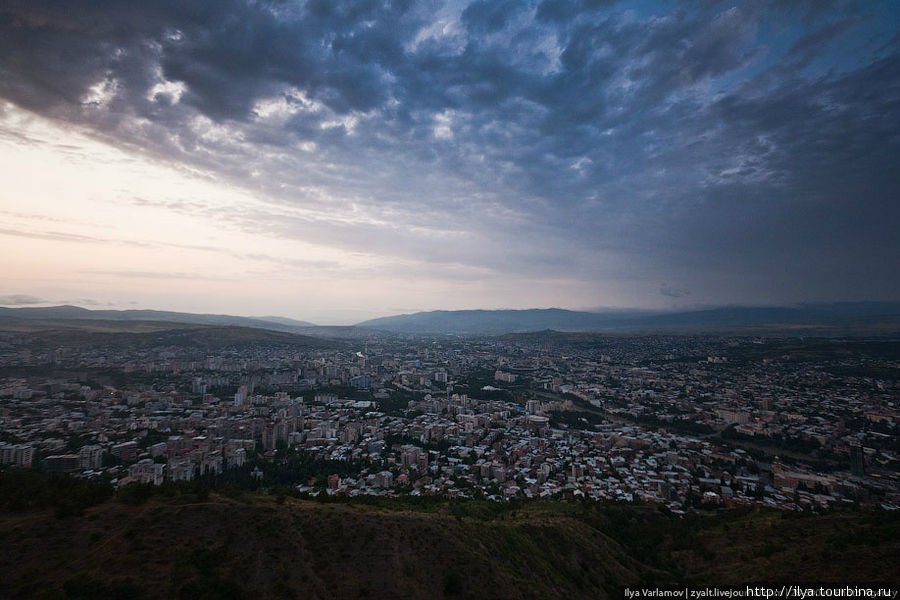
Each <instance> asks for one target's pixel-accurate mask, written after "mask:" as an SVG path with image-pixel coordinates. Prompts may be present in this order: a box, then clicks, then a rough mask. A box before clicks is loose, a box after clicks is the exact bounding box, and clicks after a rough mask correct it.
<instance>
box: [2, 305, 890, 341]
mask: <svg viewBox="0 0 900 600" xmlns="http://www.w3.org/2000/svg"><path fill="white" fill-rule="evenodd" d="M0 318H5V319H7V320H8V319H21V320H31V321H36V320H41V319H43V320H52V321H54V322H59V323H64V322H66V321H70V322H74V321H82V322H84V321H96V322H98V326H99V325H100V323H99V322H100V321H107V322H112V321H118V322H123V321H124V322H134V323H136V322H142V323H150V322H157V323H158V322H167V323H182V324H194V325H208V326H209V325H211V326H220V327H221V326H237V327H252V328H255V329H268V330H272V331H281V332H287V333H293V334H301V335H307V336H315V337H322V338H331V339H354V338H363V337H368V336H371V335H373V334H377V333H381V334H438V335H501V334H505V333H522V332H534V331H544V330H554V331H563V332H599V333H618V334H626V333H654V332H670V333H687V332H692V331H698V332H709V333H744V334H747V333H760V334H763V333H794V334H798V335H860V334H862V335H875V334H900V302H838V303H816V304H802V305H797V306H786V307H747V306H730V307H721V308H711V309H706V310H692V311H680V312H661V311H659V312H651V311H640V310H607V311H598V312H587V311H574V310H564V309H561V308H546V309H538V308H535V309H527V310H453V311H446V310H437V311H430V312H419V313H414V314H406V315H396V316H391V317H382V318H379V319H371V320H368V321H363V322H361V323H357V324H356V325H352V326H331V327H329V326H317V325H313V324H312V323H308V322H306V321H298V320H296V319H288V318H285V317H237V316H232V315H212V314H195V313H181V312H171V311H159V310H89V309H86V308H80V307H77V306H53V307H29V308H2V307H0ZM45 328H47V327H42V329H45Z"/></svg>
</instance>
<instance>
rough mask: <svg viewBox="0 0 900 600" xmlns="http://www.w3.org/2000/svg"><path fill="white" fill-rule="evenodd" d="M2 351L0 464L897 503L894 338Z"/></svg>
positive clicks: (407, 339) (281, 481) (13, 341)
mask: <svg viewBox="0 0 900 600" xmlns="http://www.w3.org/2000/svg"><path fill="white" fill-rule="evenodd" d="M2 335H3V337H2V338H0V375H2V378H0V434H2V438H0V439H2V441H0V457H2V462H3V463H5V464H7V465H12V466H17V467H26V468H27V467H31V468H36V469H40V470H43V471H46V472H50V473H70V474H72V475H73V476H75V477H80V478H103V479H106V480H109V481H111V482H112V483H113V484H114V485H115V486H118V487H121V486H125V485H127V484H129V483H143V484H154V485H163V484H164V483H165V482H178V481H203V482H207V483H209V484H210V485H212V486H225V485H234V486H242V487H247V488H251V489H262V490H266V489H269V488H276V487H280V488H284V487H290V488H292V489H293V490H296V491H297V493H300V494H304V495H307V494H308V495H311V496H315V495H320V494H326V495H339V496H350V497H352V496H357V495H381V496H399V495H412V496H445V497H450V498H486V499H490V500H494V501H497V502H503V501H506V500H509V499H514V498H553V499H560V498H570V499H571V498H583V499H591V500H614V501H622V502H632V503H650V504H654V503H656V504H663V505H665V506H666V507H668V508H669V509H670V510H672V511H674V512H676V513H681V512H686V511H698V510H699V511H709V510H717V509H723V508H727V507H735V506H743V505H760V506H769V507H777V508H781V509H791V510H803V509H823V508H827V507H831V508H834V507H840V506H850V507H881V508H885V509H895V508H897V506H898V505H900V476H898V472H900V454H898V453H900V446H898V441H900V436H898V432H897V421H898V417H900V407H898V406H897V399H898V397H900V393H898V391H900V383H898V381H897V379H896V376H895V374H896V370H895V369H896V368H897V367H898V357H897V355H896V343H895V342H892V341H886V340H879V339H874V340H824V339H806V340H804V339H799V338H784V337H770V338H765V337H754V336H740V337H738V336H735V337H726V336H711V335H710V336H696V335H682V336H675V335H648V336H615V337H613V336H602V335H599V334H564V333H557V332H542V333H533V334H510V335H505V336H498V337H472V338H466V337H456V336H442V337H423V336H420V337H414V336H399V335H393V336H391V335H370V336H368V337H365V338H359V339H355V340H351V341H347V340H341V341H337V340H332V341H325V340H319V342H321V343H320V344H319V345H318V346H316V345H311V346H297V345H290V344H284V343H280V342H279V343H267V342H252V343H246V344H235V345H229V346H223V347H219V348H215V349H210V348H197V347H195V346H192V345H191V344H180V343H177V342H169V343H167V345H155V346H152V347H148V346H146V345H145V344H144V345H139V344H132V345H128V344H125V345H117V346H114V347H104V346H92V345H90V344H85V345H68V346H59V347H52V348H51V347H47V346H46V345H44V346H42V345H40V344H36V343H35V342H34V339H32V337H33V336H30V335H27V334H20V333H13V332H10V333H4V334H2Z"/></svg>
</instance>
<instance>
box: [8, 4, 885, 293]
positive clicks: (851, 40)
mask: <svg viewBox="0 0 900 600" xmlns="http://www.w3.org/2000/svg"><path fill="white" fill-rule="evenodd" d="M4 5H5V8H3V9H0V96H2V97H3V98H5V99H6V100H8V101H10V102H12V103H14V104H15V105H17V106H19V107H22V108H25V109H27V110H29V111H33V112H36V113H39V114H41V115H45V116H48V117H52V118H53V119H57V120H59V121H61V122H64V123H69V124H72V125H74V126H78V127H83V128H87V129H88V130H90V131H92V132H94V134H95V135H97V136H99V137H101V138H102V139H104V140H107V141H109V142H111V143H113V144H116V145H119V146H122V147H127V148H133V149H138V150H140V151H141V152H144V153H146V154H148V155H150V156H152V157H155V158H156V159H158V160H160V161H166V162H169V163H173V164H179V165H183V166H187V167H190V168H192V169H196V170H198V171H199V172H203V173H207V174H211V175H212V176H215V177H217V178H221V179H222V180H224V181H226V182H228V183H229V184H231V185H234V186H238V187H241V188H243V189H245V190H248V191H249V192H251V193H252V194H254V195H255V197H256V198H258V199H260V202H259V203H256V204H254V205H252V206H251V205H247V206H240V205H228V206H222V205H220V204H217V203H215V202H209V201H204V200H197V201H195V202H181V203H169V204H168V205H167V210H170V211H172V212H173V213H181V214H190V215H198V214H202V215H207V216H208V218H209V219H212V220H216V221H217V222H221V223H222V224H224V225H227V226H229V227H233V228H238V229H240V230H243V231H247V232H251V233H256V234H265V235H269V236H273V237H275V238H280V239H288V240H290V239H297V240H304V241H309V242H312V243H317V244H323V245H331V246H334V247H336V248H340V249H342V250H345V251H350V252H356V253H360V254H371V255H375V256H378V257H381V258H385V259H387V260H388V261H393V263H394V264H396V265H397V266H396V269H395V270H394V272H393V274H396V273H397V272H400V271H406V270H409V269H416V268H419V269H422V270H425V271H430V272H433V273H438V274H439V275H440V276H441V277H444V278H446V279H447V280H448V281H451V280H453V278H455V277H461V278H469V279H487V280H492V279H493V280H498V281H501V280H502V281H515V280H522V281H534V280H536V279H545V280H551V279H555V280H568V281H576V282H581V283H584V284H585V288H584V289H585V290H588V291H587V292H585V296H584V297H581V298H577V299H574V300H573V299H570V298H560V300H559V302H558V304H560V305H565V304H567V303H569V304H570V305H571V303H572V302H575V303H576V304H577V305H580V306H595V305H600V304H607V303H609V302H611V301H614V302H617V303H630V304H634V305H642V306H648V305H653V304H654V303H656V304H658V305H666V303H668V302H671V301H672V299H675V298H682V299H684V297H685V296H689V299H690V300H691V301H696V302H741V301H746V302H785V301H788V302H789V301H797V300H835V299H838V300H839V299H853V298H880V299H889V298H892V299H897V298H900V278H897V277H896V271H897V267H898V263H897V259H896V257H897V256H900V236H898V235H897V234H896V232H897V230H898V225H900V202H898V201H897V198H898V197H900V169H897V165H900V125H898V124H900V60H898V49H900V40H898V35H897V33H896V23H897V22H898V18H900V9H898V8H897V5H896V3H892V2H889V1H887V0H885V1H883V2H866V3H857V2H841V1H833V2H823V1H813V0H809V1H807V2H799V1H798V2H791V3H782V2H775V1H773V2H763V1H753V0H751V1H749V2H740V3H736V4H735V5H732V4H729V3H723V2H717V1H710V2H703V3H685V4H679V3H672V2H658V3H654V2H649V3H644V2H642V3H635V4H634V5H632V4H631V3H624V2H621V3H620V2H614V1H593V0H542V1H539V2H533V1H532V2H529V1H524V0H523V1H518V0H503V1H497V0H491V1H487V0H476V1H474V2H447V3H442V2H436V1H423V2H414V1H412V0H409V1H373V0H363V1H361V2H360V1H358V0H354V1H348V2H339V1H335V0H310V1H307V2H296V3H295V2H278V1H268V2H263V1H240V0H216V1H215V2H211V1H210V2H186V1H184V0H171V1H168V2H166V1H160V2H148V3H139V4H133V3H121V2H115V1H113V0H107V1H93V2H71V1H66V2H63V1H59V2H52V1H46V2H34V1H29V0H21V1H16V0H11V1H9V2H6V3H4ZM892 24H893V25H892ZM135 202H136V203H144V204H148V203H149V204H153V203H157V204H159V203H161V202H162V201H161V200H157V199H154V198H143V197H142V198H139V199H135ZM297 260H298V261H302V257H298V258H297ZM416 265H418V266H416ZM331 266H332V265H326V264H324V263H323V266H322V268H331ZM391 274H392V273H391V272H390V270H389V272H387V273H386V275H388V276H390V275H391ZM660 281H665V282H667V283H664V284H663V285H662V286H660V283H659V282H660ZM615 286H620V287H622V288H623V289H627V290H629V291H628V292H627V293H625V294H621V293H620V294H618V295H616V294H610V292H609V290H610V289H611V288H613V287H615ZM514 287H515V286H512V287H511V288H505V289H513V288H514ZM687 290H690V293H688V291H687ZM519 293H527V290H522V291H521V292H519ZM641 294H646V295H647V296H649V297H652V299H651V300H648V299H647V297H642V296H641ZM610 298H614V299H615V300H610ZM397 302H401V303H402V298H397ZM498 304H503V302H502V300H500V299H498Z"/></svg>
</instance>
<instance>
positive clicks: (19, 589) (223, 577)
mask: <svg viewBox="0 0 900 600" xmlns="http://www.w3.org/2000/svg"><path fill="white" fill-rule="evenodd" d="M132 500H133V499H132ZM66 515H67V516H66ZM0 547H2V548H3V549H4V551H3V552H2V553H0V582H2V583H0V597H11V598H32V597H33V598H94V597H118V598H173V597H180V598H484V597H490V598H604V597H613V598H619V597H622V596H621V588H622V587H623V586H629V585H630V586H634V585H636V584H639V583H640V584H684V585H700V584H718V585H726V584H735V585H745V584H747V583H750V582H757V583H759V582H798V581H815V582H823V583H824V582H834V583H840V582H844V583H846V582H848V581H849V582H854V583H862V582H882V583H888V582H893V583H897V582H898V581H900V575H898V574H897V572H896V570H894V569H893V567H894V565H895V560H896V557H897V556H898V555H900V517H898V515H893V514H888V513H835V514H828V515H823V516H808V515H800V514H791V513H779V512H767V511H763V512H760V511H754V512H730V513H726V514H722V515H718V516H711V517H704V516H692V517H687V518H678V517H675V516H671V515H668V514H664V513H662V512H660V511H659V510H658V509H656V508H653V507H640V506H631V505H599V504H563V503H529V504H524V505H518V506H515V505H499V504H490V503H480V502H468V503H455V502H450V501H441V500H434V501H414V500H413V499H407V500H375V499H370V500H365V501H363V500H359V501H354V502H352V503H351V502H335V503H331V502H329V503H321V502H313V501H310V500H302V499H297V498H291V497H284V496H279V497H274V496H262V495H255V494H247V493H243V492H234V493H232V494H230V495H227V496H226V495H221V494H216V493H213V494H211V495H208V492H201V493H197V494H194V493H184V494H181V495H172V496H170V497H159V496H157V497H154V498H151V499H149V500H147V501H145V502H143V503H141V504H133V503H132V504H126V503H123V501H122V499H111V500H107V501H105V502H102V503H101V504H99V505H96V506H92V507H89V508H86V509H84V510H83V511H81V510H76V511H62V512H61V511H59V510H58V508H57V510H55V511H54V510H53V509H51V508H36V509H35V508H32V509H24V510H17V511H12V510H9V509H6V510H4V511H3V512H2V513H0Z"/></svg>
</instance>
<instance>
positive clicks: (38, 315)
mask: <svg viewBox="0 0 900 600" xmlns="http://www.w3.org/2000/svg"><path fill="white" fill-rule="evenodd" d="M0 317H16V318H19V319H90V320H106V321H166V322H169V323H193V324H196V325H234V326H238V327H255V328H257V329H271V330H274V331H288V332H291V333H296V332H297V329H298V328H306V327H315V325H313V324H312V323H308V322H306V321H297V320H295V319H287V318H285V317H235V316H231V315H209V314H194V313H182V312H172V311H166V310H89V309H87V308H81V307H78V306H68V305H67V306H47V307H26V308H2V307H0Z"/></svg>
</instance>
